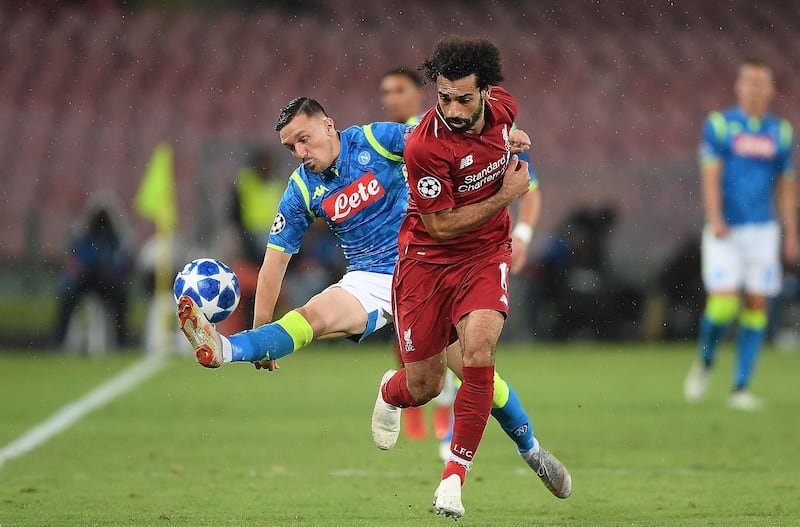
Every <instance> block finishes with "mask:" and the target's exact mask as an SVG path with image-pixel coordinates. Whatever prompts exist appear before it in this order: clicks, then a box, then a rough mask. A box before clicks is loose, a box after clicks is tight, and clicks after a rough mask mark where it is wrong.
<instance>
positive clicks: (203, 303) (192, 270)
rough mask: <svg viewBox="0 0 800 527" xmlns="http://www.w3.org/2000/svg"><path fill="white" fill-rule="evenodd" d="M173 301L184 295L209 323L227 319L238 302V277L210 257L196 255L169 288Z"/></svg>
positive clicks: (239, 294)
mask: <svg viewBox="0 0 800 527" xmlns="http://www.w3.org/2000/svg"><path fill="white" fill-rule="evenodd" d="M172 292H173V294H174V295H175V302H178V299H180V297H182V296H183V295H188V296H190V297H191V298H192V300H194V301H195V303H196V304H197V306H198V307H199V308H200V309H201V310H202V311H203V314H204V315H205V316H206V318H207V319H208V320H209V322H211V323H213V324H216V323H217V322H220V321H222V320H225V319H226V318H228V316H229V315H230V314H231V313H233V310H234V309H236V306H237V305H239V298H240V297H241V293H240V292H239V279H238V278H236V275H235V274H234V272H233V271H232V270H231V268H230V267H228V266H227V265H225V264H224V263H222V262H220V261H219V260H214V259H212V258H200V259H199V260H194V261H192V262H189V263H188V264H186V267H184V268H183V270H182V271H181V272H179V273H178V276H176V277H175V285H174V286H173V288H172Z"/></svg>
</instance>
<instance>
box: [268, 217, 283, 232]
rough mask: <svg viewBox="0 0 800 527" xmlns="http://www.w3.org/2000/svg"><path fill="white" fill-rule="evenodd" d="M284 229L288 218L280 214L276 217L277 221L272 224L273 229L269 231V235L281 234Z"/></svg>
mask: <svg viewBox="0 0 800 527" xmlns="http://www.w3.org/2000/svg"><path fill="white" fill-rule="evenodd" d="M284 227H286V218H284V217H283V214H281V213H280V212H279V213H278V214H276V215H275V221H273V222H272V228H271V229H270V230H269V233H270V234H280V233H281V231H283V228H284Z"/></svg>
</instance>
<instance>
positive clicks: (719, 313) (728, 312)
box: [706, 294, 739, 324]
mask: <svg viewBox="0 0 800 527" xmlns="http://www.w3.org/2000/svg"><path fill="white" fill-rule="evenodd" d="M737 311H739V298H738V297H736V296H733V295H714V294H712V295H709V297H708V300H707V301H706V316H707V317H708V319H709V320H710V321H711V322H713V323H714V324H730V323H731V322H733V321H734V319H735V318H736V312H737Z"/></svg>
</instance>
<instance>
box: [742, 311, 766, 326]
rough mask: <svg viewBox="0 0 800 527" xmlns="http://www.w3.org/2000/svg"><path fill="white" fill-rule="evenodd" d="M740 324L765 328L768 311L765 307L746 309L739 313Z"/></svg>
mask: <svg viewBox="0 0 800 527" xmlns="http://www.w3.org/2000/svg"><path fill="white" fill-rule="evenodd" d="M739 324H740V325H741V326H742V327H745V328H748V329H756V330H758V329H764V328H766V327H767V312H766V310H764V309H745V310H743V311H742V314H741V315H739Z"/></svg>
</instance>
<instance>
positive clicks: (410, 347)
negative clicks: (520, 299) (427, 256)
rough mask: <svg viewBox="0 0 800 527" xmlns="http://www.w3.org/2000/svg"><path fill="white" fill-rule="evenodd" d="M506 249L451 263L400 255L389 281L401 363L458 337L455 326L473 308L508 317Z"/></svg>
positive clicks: (430, 354)
mask: <svg viewBox="0 0 800 527" xmlns="http://www.w3.org/2000/svg"><path fill="white" fill-rule="evenodd" d="M510 267H511V248H510V247H506V246H503V247H502V248H500V249H499V250H498V251H497V252H495V253H494V254H493V255H489V256H486V255H481V256H480V257H479V258H472V259H470V260H465V261H463V262H458V263H455V264H434V263H428V262H421V261H419V260H412V259H409V258H403V257H402V256H401V257H400V259H399V260H398V262H397V266H396V267H395V270H394V277H393V279H392V310H393V311H394V327H395V331H396V332H397V339H398V342H399V343H400V352H401V354H402V357H403V362H404V363H407V362H418V361H421V360H425V359H428V358H430V357H433V356H434V355H436V354H438V353H440V352H441V351H442V350H444V349H445V348H446V347H447V346H448V345H449V344H452V343H453V342H455V341H456V340H457V339H458V336H457V335H456V324H458V321H459V320H461V318H462V317H463V316H464V315H467V314H469V313H471V312H473V311H477V310H478V309H491V310H494V311H498V312H500V313H502V314H503V316H506V315H508V271H509V268H510Z"/></svg>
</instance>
